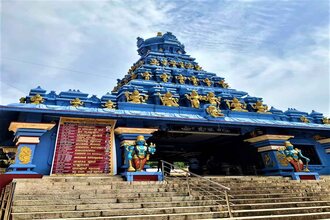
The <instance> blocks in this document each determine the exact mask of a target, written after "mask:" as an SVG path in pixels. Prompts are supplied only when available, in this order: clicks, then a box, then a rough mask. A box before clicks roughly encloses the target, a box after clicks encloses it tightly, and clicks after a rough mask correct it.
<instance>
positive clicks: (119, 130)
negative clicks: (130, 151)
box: [115, 127, 158, 134]
mask: <svg viewBox="0 0 330 220" xmlns="http://www.w3.org/2000/svg"><path fill="white" fill-rule="evenodd" d="M155 131H158V128H127V127H118V128H116V129H115V134H151V133H153V132H155Z"/></svg>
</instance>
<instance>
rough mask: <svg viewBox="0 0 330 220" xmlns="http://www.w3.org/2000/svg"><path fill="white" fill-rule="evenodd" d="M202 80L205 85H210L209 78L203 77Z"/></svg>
mask: <svg viewBox="0 0 330 220" xmlns="http://www.w3.org/2000/svg"><path fill="white" fill-rule="evenodd" d="M203 82H204V83H205V84H206V85H207V86H212V81H211V80H209V78H205V79H204V80H203Z"/></svg>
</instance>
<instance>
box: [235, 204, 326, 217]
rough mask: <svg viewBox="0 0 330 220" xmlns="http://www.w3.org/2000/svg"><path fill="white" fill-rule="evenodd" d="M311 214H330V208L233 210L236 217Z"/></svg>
mask: <svg viewBox="0 0 330 220" xmlns="http://www.w3.org/2000/svg"><path fill="white" fill-rule="evenodd" d="M310 212H314V213H317V212H330V206H312V207H291V208H287V207H284V208H268V209H249V210H233V211H232V213H233V216H234V217H241V216H258V215H287V214H299V213H310Z"/></svg>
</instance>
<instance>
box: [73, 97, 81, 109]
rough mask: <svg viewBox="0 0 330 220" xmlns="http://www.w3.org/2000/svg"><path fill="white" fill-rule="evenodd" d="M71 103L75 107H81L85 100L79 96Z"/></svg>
mask: <svg viewBox="0 0 330 220" xmlns="http://www.w3.org/2000/svg"><path fill="white" fill-rule="evenodd" d="M70 104H71V105H72V106H73V107H76V108H77V107H80V106H82V105H84V102H83V101H81V100H80V99H79V98H75V99H73V100H71V101H70Z"/></svg>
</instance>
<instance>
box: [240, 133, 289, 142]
mask: <svg viewBox="0 0 330 220" xmlns="http://www.w3.org/2000/svg"><path fill="white" fill-rule="evenodd" d="M293 137H294V136H290V135H275V134H265V135H261V136H258V137H254V138H249V139H246V140H244V141H247V142H250V143H256V142H260V141H265V140H283V141H286V140H288V139H290V138H293Z"/></svg>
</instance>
